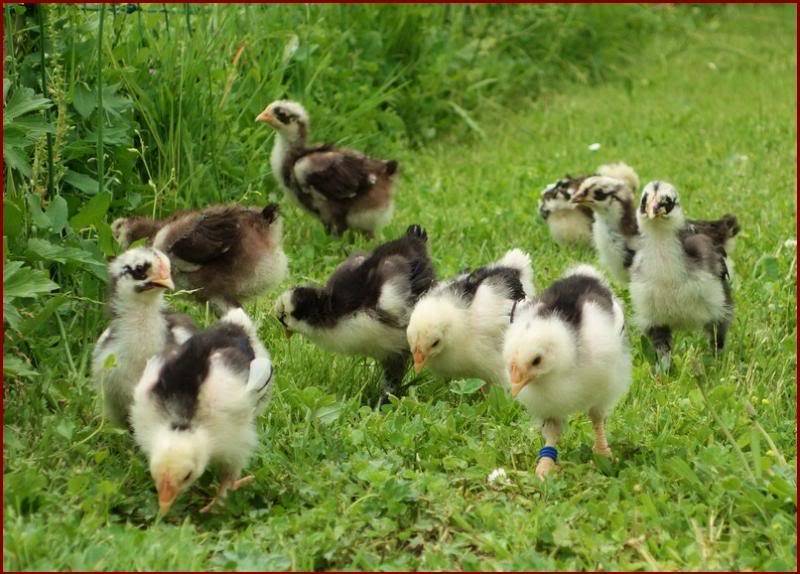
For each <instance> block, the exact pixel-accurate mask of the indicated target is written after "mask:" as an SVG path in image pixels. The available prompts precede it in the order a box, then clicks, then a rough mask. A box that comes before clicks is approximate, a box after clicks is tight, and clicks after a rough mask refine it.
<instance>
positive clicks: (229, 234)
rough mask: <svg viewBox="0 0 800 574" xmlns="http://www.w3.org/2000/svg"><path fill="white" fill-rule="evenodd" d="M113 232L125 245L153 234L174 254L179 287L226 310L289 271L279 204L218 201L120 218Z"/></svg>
mask: <svg viewBox="0 0 800 574" xmlns="http://www.w3.org/2000/svg"><path fill="white" fill-rule="evenodd" d="M112 231H113V232H114V235H115V237H116V239H117V241H118V242H119V243H120V244H121V245H123V246H127V245H129V244H130V243H132V242H134V241H137V240H139V239H142V238H146V239H148V242H149V243H151V244H152V245H153V247H155V248H157V249H160V250H162V251H163V252H164V253H166V254H167V255H168V256H169V258H170V260H171V261H172V268H173V274H174V276H175V281H176V283H177V285H178V287H180V288H181V289H191V290H195V293H194V294H195V296H196V297H197V298H198V299H200V300H201V301H203V302H205V301H210V302H212V303H214V304H215V305H216V306H217V307H219V308H220V309H221V310H223V311H225V310H227V309H230V308H235V307H239V306H240V305H241V301H242V300H245V299H248V298H250V297H255V296H258V295H261V294H262V293H264V292H265V291H268V290H269V289H272V288H274V287H276V286H277V285H278V284H279V283H280V282H281V281H283V279H284V278H285V277H286V273H287V270H288V259H287V257H286V253H284V251H283V221H282V219H281V217H280V215H279V214H278V206H277V205H276V204H274V203H272V204H269V205H267V206H266V207H265V208H263V209H258V208H253V207H245V206H241V205H235V204H231V205H214V206H210V207H207V208H205V209H201V210H195V211H184V212H179V213H176V214H174V215H172V216H171V217H169V218H167V219H161V220H158V219H151V218H148V217H130V218H123V219H117V220H116V221H115V222H114V223H113V224H112Z"/></svg>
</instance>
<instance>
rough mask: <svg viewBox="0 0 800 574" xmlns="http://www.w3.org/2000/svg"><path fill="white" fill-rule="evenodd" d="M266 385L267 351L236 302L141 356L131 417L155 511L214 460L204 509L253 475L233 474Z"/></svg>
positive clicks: (269, 384) (248, 449)
mask: <svg viewBox="0 0 800 574" xmlns="http://www.w3.org/2000/svg"><path fill="white" fill-rule="evenodd" d="M272 389H273V369H272V363H271V361H270V357H269V353H268V352H267V350H266V349H265V348H264V345H263V344H262V343H261V341H260V340H259V339H258V335H257V333H256V328H255V326H254V325H253V322H252V321H251V320H250V318H249V317H248V316H247V314H246V313H245V312H244V310H243V309H233V310H231V311H228V312H227V313H226V314H225V315H224V316H223V317H222V318H221V319H220V321H219V322H218V323H216V324H215V325H213V326H212V327H210V328H208V329H206V330H205V331H202V332H200V333H198V334H196V335H194V336H193V337H191V338H190V339H188V340H187V341H186V342H184V343H183V345H181V346H180V347H179V348H177V349H174V350H172V351H170V352H167V353H164V354H161V355H158V356H156V357H153V358H152V359H151V360H150V361H148V363H147V367H146V368H145V372H144V374H143V375H142V377H141V380H140V381H139V384H138V385H137V387H136V391H135V393H134V402H133V407H132V409H131V422H132V424H133V430H134V436H135V438H136V442H137V443H138V445H139V446H140V447H141V449H142V450H143V451H144V453H145V455H146V456H147V459H148V462H149V466H150V474H151V475H152V477H153V480H154V482H155V485H156V489H157V491H158V503H159V508H160V511H161V513H162V514H165V513H166V512H167V511H168V510H169V508H170V507H171V506H172V504H173V503H174V502H175V499H176V498H177V497H178V496H179V495H180V494H181V493H182V492H183V491H185V490H186V489H187V488H189V487H190V486H191V485H192V484H193V483H194V482H195V481H196V480H197V479H198V478H199V477H200V476H201V475H202V474H203V473H204V472H205V470H206V468H207V467H208V466H209V465H214V466H217V467H219V469H220V472H221V477H220V484H219V490H218V493H217V496H216V497H215V498H214V499H213V500H212V501H211V503H209V504H208V505H207V506H206V507H204V508H203V509H202V511H203V512H205V511H208V510H210V509H211V508H212V506H213V505H214V504H216V503H218V502H220V501H221V500H222V498H223V497H224V496H225V494H226V492H227V491H229V490H236V489H237V488H239V487H240V486H242V485H244V484H246V483H248V482H250V481H251V480H252V479H253V477H251V476H248V477H245V478H240V476H241V472H242V469H243V468H244V467H245V465H246V463H247V460H248V458H249V457H250V455H251V454H252V452H253V450H254V449H255V447H256V445H257V444H258V434H257V432H256V417H257V416H258V415H259V414H260V413H261V411H262V410H263V409H264V407H265V406H266V404H267V403H268V402H269V399H270V397H271V395H272Z"/></svg>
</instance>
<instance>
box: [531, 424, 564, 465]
mask: <svg viewBox="0 0 800 574" xmlns="http://www.w3.org/2000/svg"><path fill="white" fill-rule="evenodd" d="M542 436H543V437H544V444H545V446H551V447H553V448H555V447H556V444H557V443H558V439H559V438H560V437H561V421H560V420H557V419H547V420H546V421H544V423H543V424H542ZM555 467H556V461H554V460H553V459H552V458H549V457H542V458H540V459H539V462H537V463H536V476H538V477H539V479H541V480H544V479H545V477H546V476H547V475H548V474H550V473H551V472H552V471H553V469H554V468H555Z"/></svg>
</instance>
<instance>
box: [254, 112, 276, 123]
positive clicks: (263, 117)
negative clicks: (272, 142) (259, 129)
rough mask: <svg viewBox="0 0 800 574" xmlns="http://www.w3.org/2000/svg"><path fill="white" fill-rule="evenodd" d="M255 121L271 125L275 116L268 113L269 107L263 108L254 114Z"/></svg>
mask: <svg viewBox="0 0 800 574" xmlns="http://www.w3.org/2000/svg"><path fill="white" fill-rule="evenodd" d="M256 121H257V122H264V123H268V124H269V125H271V126H272V125H275V116H273V115H272V114H271V113H269V108H267V109H266V110H264V111H263V112H261V113H260V114H258V115H257V116H256Z"/></svg>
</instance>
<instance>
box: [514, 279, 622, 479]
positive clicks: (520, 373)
mask: <svg viewBox="0 0 800 574" xmlns="http://www.w3.org/2000/svg"><path fill="white" fill-rule="evenodd" d="M503 358H504V363H505V365H506V368H507V369H508V374H509V377H510V381H511V395H512V396H513V397H515V398H516V399H517V400H518V401H519V402H520V403H522V404H523V405H524V406H525V408H526V409H527V410H528V412H529V413H530V414H531V416H532V417H533V418H534V420H536V421H537V423H539V424H540V425H541V429H542V435H543V436H544V438H545V447H544V448H542V449H541V451H540V452H539V462H538V463H537V466H536V474H537V475H538V476H539V477H540V478H543V477H544V476H546V475H547V474H548V473H549V472H550V471H551V470H552V469H553V468H554V466H555V463H556V460H557V457H558V452H557V450H556V446H557V443H558V439H559V437H560V436H561V431H562V428H563V427H564V426H565V423H566V421H567V417H568V416H569V415H571V414H573V413H575V412H578V411H587V412H588V414H589V418H590V419H591V421H592V426H593V428H594V433H595V443H594V451H595V452H596V453H598V454H600V455H603V456H610V455H611V449H610V448H609V446H608V441H607V440H606V435H605V419H606V417H607V416H608V414H609V413H610V412H611V410H612V408H613V407H614V405H615V404H616V403H617V401H618V400H619V399H620V397H622V395H623V394H624V393H625V392H626V391H627V390H628V387H629V386H630V383H631V358H630V352H629V350H628V346H627V343H626V340H625V334H624V313H623V308H622V304H621V303H620V301H619V300H618V299H617V298H616V297H614V295H613V293H612V292H611V290H610V289H609V287H608V285H607V284H606V282H605V281H604V279H603V277H602V275H600V273H599V272H598V271H597V270H596V269H595V268H594V267H591V266H590V265H579V266H577V267H575V268H574V269H572V270H571V271H569V272H567V273H566V274H565V276H564V277H563V278H562V279H559V280H558V281H556V282H555V283H553V284H552V285H551V286H550V287H548V288H547V290H545V291H544V292H543V293H541V295H539V296H538V297H536V298H535V299H533V300H532V301H528V302H525V303H524V304H522V305H520V308H519V309H518V311H517V313H516V316H515V319H514V322H513V324H512V325H511V326H510V327H509V329H508V331H507V333H506V337H505V341H504V344H503Z"/></svg>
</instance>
